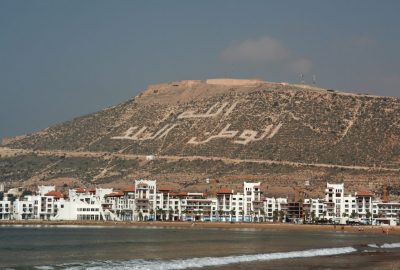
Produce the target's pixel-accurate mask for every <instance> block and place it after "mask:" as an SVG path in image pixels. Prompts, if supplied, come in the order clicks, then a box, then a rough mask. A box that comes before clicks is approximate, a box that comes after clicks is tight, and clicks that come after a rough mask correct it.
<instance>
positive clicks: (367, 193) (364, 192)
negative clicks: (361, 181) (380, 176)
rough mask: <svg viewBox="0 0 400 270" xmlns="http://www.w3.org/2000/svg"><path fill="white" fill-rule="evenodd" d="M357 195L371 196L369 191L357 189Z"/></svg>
mask: <svg viewBox="0 0 400 270" xmlns="http://www.w3.org/2000/svg"><path fill="white" fill-rule="evenodd" d="M357 196H368V197H372V194H371V193H369V192H368V191H359V192H357Z"/></svg>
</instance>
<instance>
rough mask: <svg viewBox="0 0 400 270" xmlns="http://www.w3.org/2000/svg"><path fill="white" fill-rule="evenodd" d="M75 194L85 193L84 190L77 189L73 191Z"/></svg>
mask: <svg viewBox="0 0 400 270" xmlns="http://www.w3.org/2000/svg"><path fill="white" fill-rule="evenodd" d="M75 192H76V193H85V190H84V189H83V188H77V189H75Z"/></svg>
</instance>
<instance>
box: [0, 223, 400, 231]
mask: <svg viewBox="0 0 400 270" xmlns="http://www.w3.org/2000/svg"><path fill="white" fill-rule="evenodd" d="M0 225H43V226H46V225H76V226H115V227H158V228H195V229H203V228H204V229H207V228H210V229H212V228H214V229H256V230H284V231H304V232H307V231H309V232H313V231H336V232H352V233H378V234H400V226H395V227H389V226H351V225H344V226H342V225H336V226H335V225H313V224H287V223H224V222H181V221H174V222H168V221H153V222H124V221H41V220H26V221H21V220H18V221H16V220H2V221H0Z"/></svg>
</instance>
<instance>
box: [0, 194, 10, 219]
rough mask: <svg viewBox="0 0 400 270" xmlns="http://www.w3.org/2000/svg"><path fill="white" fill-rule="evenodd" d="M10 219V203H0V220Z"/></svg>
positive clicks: (4, 201) (5, 201) (3, 201)
mask: <svg viewBox="0 0 400 270" xmlns="http://www.w3.org/2000/svg"><path fill="white" fill-rule="evenodd" d="M11 218H12V204H11V202H10V201H7V200H4V199H3V200H2V201H0V220H8V219H11Z"/></svg>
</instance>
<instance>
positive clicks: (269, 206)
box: [0, 180, 400, 225]
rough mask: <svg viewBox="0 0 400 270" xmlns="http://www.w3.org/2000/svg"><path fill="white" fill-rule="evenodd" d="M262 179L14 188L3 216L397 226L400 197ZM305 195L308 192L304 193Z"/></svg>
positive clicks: (2, 204)
mask: <svg viewBox="0 0 400 270" xmlns="http://www.w3.org/2000/svg"><path fill="white" fill-rule="evenodd" d="M260 185H261V183H259V182H258V183H249V182H244V183H243V191H242V192H236V193H235V192H234V191H233V190H231V189H229V188H220V189H219V190H218V191H216V192H215V194H214V195H213V196H208V195H207V194H205V193H202V192H174V191H172V190H170V189H169V188H161V187H159V188H157V183H156V181H155V180H135V183H134V186H131V187H128V188H126V189H124V190H118V191H116V190H113V189H110V188H93V189H83V188H76V189H70V190H69V192H68V196H65V195H64V194H62V193H61V192H58V191H56V190H55V187H54V186H39V187H38V191H37V192H36V193H35V194H22V195H21V190H18V189H11V190H9V191H8V192H6V193H3V196H2V199H1V200H0V220H9V219H14V220H30V219H41V220H90V221H100V220H104V221H105V220H113V221H149V220H168V221H210V222H212V221H214V222H215V221H220V222H277V221H280V222H292V223H335V224H346V223H364V224H373V225H380V224H388V225H398V224H399V217H400V202H388V201H385V200H375V199H374V197H373V195H372V194H370V193H369V192H357V193H355V194H354V195H345V192H344V184H329V183H328V184H327V187H326V189H325V197H324V198H322V199H319V198H317V199H313V198H304V196H303V197H301V196H300V198H298V197H296V196H295V198H294V199H290V200H289V199H288V198H275V197H267V196H265V194H263V192H262V191H261V188H260ZM303 194H304V193H303Z"/></svg>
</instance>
